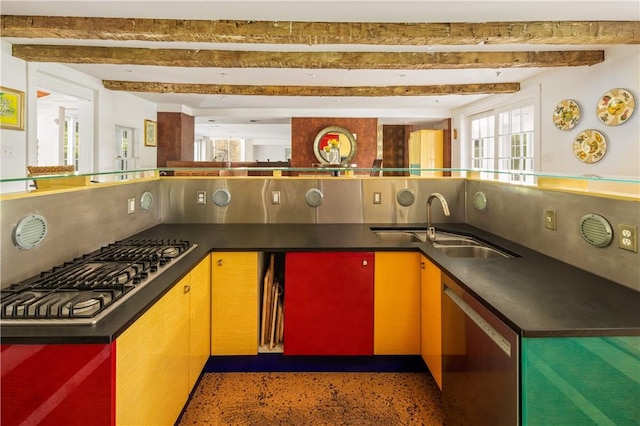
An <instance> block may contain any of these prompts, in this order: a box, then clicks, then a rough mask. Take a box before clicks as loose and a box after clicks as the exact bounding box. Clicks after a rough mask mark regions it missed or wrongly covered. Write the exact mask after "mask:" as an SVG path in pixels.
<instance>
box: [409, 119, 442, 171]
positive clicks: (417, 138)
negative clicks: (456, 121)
mask: <svg viewBox="0 0 640 426" xmlns="http://www.w3.org/2000/svg"><path fill="white" fill-rule="evenodd" d="M443 164H444V134H443V132H442V130H418V131H416V132H411V134H410V135H409V168H411V169H442V167H443ZM411 174H412V175H418V176H442V171H437V172H433V171H420V170H415V171H412V172H411Z"/></svg>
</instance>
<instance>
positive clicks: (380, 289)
mask: <svg viewBox="0 0 640 426" xmlns="http://www.w3.org/2000/svg"><path fill="white" fill-rule="evenodd" d="M374 300H375V304H374V306H375V307H374V312H375V320H374V328H373V330H374V354H376V355H419V354H420V346H421V343H420V254H419V253H417V252H404V253H403V252H376V266H375V298H374Z"/></svg>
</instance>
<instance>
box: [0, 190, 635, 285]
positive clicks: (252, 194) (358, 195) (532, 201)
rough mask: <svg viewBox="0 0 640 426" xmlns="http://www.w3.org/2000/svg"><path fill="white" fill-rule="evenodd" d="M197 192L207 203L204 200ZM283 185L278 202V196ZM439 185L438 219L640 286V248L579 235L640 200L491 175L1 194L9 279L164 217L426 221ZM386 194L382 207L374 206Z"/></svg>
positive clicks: (628, 212) (629, 218)
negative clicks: (146, 198) (483, 199)
mask: <svg viewBox="0 0 640 426" xmlns="http://www.w3.org/2000/svg"><path fill="white" fill-rule="evenodd" d="M312 188H316V189H318V190H320V191H321V192H322V194H323V199H322V204H321V205H320V206H318V207H310V206H309V205H307V203H306V202H305V194H306V193H307V191H308V190H309V189H312ZM217 189H226V190H227V191H228V192H229V194H230V195H231V201H230V203H229V204H228V205H227V206H223V207H221V206H217V205H215V204H214V202H213V198H212V197H213V193H214V191H216V190H217ZM403 189H408V190H410V191H411V192H412V194H413V195H414V197H415V202H414V203H413V204H412V205H410V206H407V207H405V206H402V205H401V204H400V203H398V201H397V199H396V197H397V195H398V193H399V191H401V190H403ZM145 190H149V191H151V192H152V194H153V197H154V206H153V208H152V209H151V211H150V212H146V213H144V212H141V211H140V208H139V199H140V196H141V195H142V193H143V192H144V191H145ZM478 190H482V191H484V192H485V193H486V194H487V198H488V200H489V208H488V209H487V211H485V212H479V211H477V210H475V209H474V208H473V204H472V202H469V201H467V200H470V199H472V197H473V194H475V192H476V191H478ZM199 191H203V192H204V193H205V200H206V203H205V204H204V205H201V204H197V203H196V201H197V194H198V192H199ZM273 191H279V193H280V204H273V203H272V193H273ZM432 192H439V193H441V194H443V195H444V197H445V198H446V199H447V202H448V204H449V207H450V209H451V216H449V217H446V216H444V214H443V213H442V208H441V207H440V206H438V205H434V206H433V221H434V222H436V223H443V222H458V223H459V222H467V223H469V224H471V225H473V226H476V227H478V228H481V229H485V230H487V231H489V232H492V233H494V234H496V235H500V236H503V237H505V238H507V239H510V240H513V241H515V242H517V243H520V244H522V245H524V246H527V247H530V248H532V249H534V250H537V251H540V252H542V253H545V254H547V255H549V256H552V257H555V258H558V259H560V260H562V261H564V262H566V263H569V264H572V265H575V266H577V267H579V268H582V269H585V270H588V271H591V272H593V273H595V274H597V275H600V276H603V277H606V278H609V279H611V280H613V281H616V282H619V283H621V284H623V285H626V286H628V287H631V288H634V289H636V290H638V291H640V277H639V274H640V267H639V257H638V254H637V253H631V252H627V251H624V250H620V249H618V248H617V244H615V243H614V244H612V245H611V246H609V247H607V248H605V249H598V248H595V247H592V246H590V245H589V244H587V243H586V242H585V241H584V240H582V238H581V237H580V233H579V231H578V228H577V226H578V220H579V219H580V217H582V216H583V215H584V214H587V213H599V214H601V215H603V216H605V217H607V219H609V221H610V222H611V224H612V225H613V227H614V232H616V229H617V224H618V223H625V224H630V225H636V226H637V225H638V221H639V219H638V218H639V217H640V214H639V213H640V211H639V206H640V203H638V202H634V201H625V200H616V199H611V198H604V197H595V196H589V195H581V194H570V193H564V192H556V191H549V190H541V189H537V188H527V187H522V186H514V185H508V184H500V183H495V182H485V181H471V180H470V181H465V180H464V179H457V178H445V179H418V178H410V179H403V178H367V177H365V178H362V179H360V178H358V177H354V178H345V179H342V178H340V179H335V178H330V179H328V178H318V179H315V178H302V177H301V178H294V177H287V178H264V177H255V178H252V177H243V178H227V179H220V178H212V179H208V178H178V177H174V178H164V179H161V180H151V181H142V182H132V183H125V184H121V185H114V186H104V187H101V186H98V187H95V188H92V189H91V190H80V191H69V192H62V193H50V194H46V193H43V194H39V195H29V196H25V197H21V198H15V199H5V200H3V201H2V206H1V209H2V215H1V218H0V220H1V228H0V229H1V231H2V235H1V237H2V242H1V250H2V252H1V254H2V256H1V265H0V266H1V268H2V269H1V270H0V278H1V286H2V287H6V286H8V285H10V284H11V283H14V282H17V281H20V280H22V279H25V278H28V277H31V276H33V275H35V274H37V273H39V272H41V271H43V270H46V269H49V268H51V267H52V266H55V265H57V264H60V263H62V262H64V261H66V260H69V259H71V258H73V257H77V256H80V255H82V254H84V253H87V252H90V251H92V250H95V249H97V248H99V247H100V246H102V245H104V244H107V243H109V242H112V241H115V240H118V239H122V238H125V237H128V236H130V235H133V234H135V233H137V232H140V231H142V230H144V229H147V228H149V227H152V226H154V225H156V224H159V223H380V224H405V223H410V224H413V223H421V224H422V223H425V222H426V202H427V197H428V196H429V194H431V193H432ZM374 193H380V200H381V203H380V204H374V202H373V198H374ZM130 198H134V199H135V200H136V212H135V213H133V214H128V213H127V200H128V199H130ZM545 208H552V209H555V210H556V212H557V220H558V229H557V231H550V230H548V229H545V228H544V226H543V216H542V215H543V211H544V209H545ZM29 213H37V214H40V215H43V216H44V217H45V218H46V219H47V221H48V224H49V233H48V235H47V237H46V238H45V239H44V241H43V242H42V244H40V245H39V246H37V247H36V248H34V249H31V250H21V249H18V248H16V246H15V245H14V243H13V232H14V229H15V226H16V224H17V223H18V221H19V220H20V219H21V218H22V217H24V216H25V215H27V214H29Z"/></svg>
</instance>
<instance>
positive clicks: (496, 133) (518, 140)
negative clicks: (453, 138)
mask: <svg viewBox="0 0 640 426" xmlns="http://www.w3.org/2000/svg"><path fill="white" fill-rule="evenodd" d="M534 118H535V117H534V106H533V105H531V104H527V105H524V106H518V107H509V108H506V109H503V110H491V111H486V112H484V113H482V114H476V115H474V116H472V117H471V120H470V125H471V129H470V136H471V144H470V147H471V153H470V156H471V164H470V166H471V169H475V170H481V171H484V172H485V173H483V174H484V175H486V176H485V177H488V175H490V174H492V173H487V172H489V171H491V172H493V171H497V172H499V173H498V179H499V180H506V181H518V182H530V183H533V176H531V175H530V173H531V172H533V171H534V159H535V157H534V154H535V153H534V121H535V120H534Z"/></svg>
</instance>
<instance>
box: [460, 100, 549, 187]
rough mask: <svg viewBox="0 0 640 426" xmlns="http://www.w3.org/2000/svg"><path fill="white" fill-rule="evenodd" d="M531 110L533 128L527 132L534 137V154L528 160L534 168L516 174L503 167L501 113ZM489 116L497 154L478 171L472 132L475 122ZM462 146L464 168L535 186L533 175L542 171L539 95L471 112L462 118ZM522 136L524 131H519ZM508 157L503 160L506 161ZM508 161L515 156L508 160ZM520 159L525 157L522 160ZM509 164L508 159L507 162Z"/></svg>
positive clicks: (491, 177)
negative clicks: (492, 118) (524, 109)
mask: <svg viewBox="0 0 640 426" xmlns="http://www.w3.org/2000/svg"><path fill="white" fill-rule="evenodd" d="M526 107H531V112H532V113H533V120H532V129H531V130H530V131H527V133H528V134H531V136H532V137H531V141H530V142H531V143H530V145H529V150H530V152H531V151H532V155H531V156H529V157H527V158H528V159H529V161H530V166H531V169H529V170H522V169H520V170H518V171H515V170H513V169H511V168H504V167H502V168H501V167H500V166H501V164H500V163H499V162H500V158H501V157H500V147H501V145H500V114H503V113H507V112H512V111H514V110H517V109H522V108H526ZM488 116H493V117H494V129H495V130H494V132H493V135H494V137H493V150H494V155H493V159H492V164H491V167H488V168H479V167H475V164H474V159H476V158H477V157H474V146H475V145H474V139H473V137H472V136H473V133H472V125H473V121H474V120H477V119H479V118H484V117H488ZM461 129H463V131H462V132H461V133H462V134H461V143H460V149H461V151H460V165H461V167H463V168H466V169H469V170H476V171H478V172H479V173H480V176H481V177H483V178H489V179H497V180H503V181H507V182H519V183H534V181H535V178H534V176H533V175H534V174H535V173H536V172H539V171H540V161H541V157H540V156H541V151H540V97H539V93H538V94H537V95H532V94H529V95H527V96H523V97H521V98H520V99H516V100H512V101H511V102H503V103H501V104H498V103H496V104H493V105H490V104H485V105H484V106H481V107H477V108H476V109H475V110H474V111H469V112H467V113H466V114H463V115H461ZM520 133H522V132H520ZM510 135H513V133H511V134H510ZM506 158H507V157H504V156H503V157H502V160H503V161H504V160H505V159H506ZM508 158H509V159H511V158H513V157H508ZM519 158H520V159H522V158H524V157H519ZM507 161H508V160H507Z"/></svg>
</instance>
